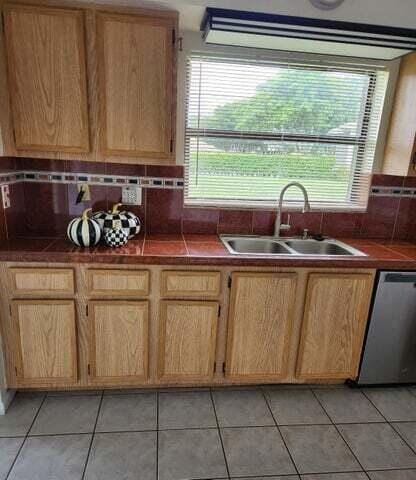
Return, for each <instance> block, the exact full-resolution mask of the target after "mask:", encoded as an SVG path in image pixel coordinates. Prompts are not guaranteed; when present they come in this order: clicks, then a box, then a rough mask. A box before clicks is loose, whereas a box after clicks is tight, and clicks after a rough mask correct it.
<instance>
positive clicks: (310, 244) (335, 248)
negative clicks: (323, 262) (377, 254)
mask: <svg viewBox="0 0 416 480" xmlns="http://www.w3.org/2000/svg"><path fill="white" fill-rule="evenodd" d="M285 244H286V245H287V246H289V247H290V248H292V249H293V250H295V252H297V253H299V254H301V255H326V256H331V257H332V256H339V255H350V256H351V255H352V256H362V255H364V254H363V253H362V252H360V251H359V250H356V249H355V248H353V247H350V246H349V245H346V244H345V243H342V242H338V241H337V240H321V241H317V240H314V239H308V240H301V239H296V240H295V239H294V240H287V241H285Z"/></svg>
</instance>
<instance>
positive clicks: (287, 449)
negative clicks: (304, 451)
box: [260, 388, 308, 478]
mask: <svg viewBox="0 0 416 480" xmlns="http://www.w3.org/2000/svg"><path fill="white" fill-rule="evenodd" d="M307 390H308V389H307ZM260 391H261V394H262V395H263V398H264V401H265V402H266V405H267V408H268V410H269V412H270V415H271V416H272V418H273V422H274V424H275V426H276V428H277V431H278V432H279V435H280V437H281V439H282V442H283V445H284V446H285V448H286V451H287V454H288V455H289V458H290V461H291V462H292V464H293V466H294V467H295V470H296V474H297V476H298V478H300V472H299V470H298V466H297V465H296V463H295V460H294V458H293V457H292V453H291V452H290V450H289V447H288V446H287V443H286V440H285V438H284V436H283V434H282V432H281V430H280V428H279V425H278V424H277V420H276V419H275V417H274V415H273V411H272V408H271V406H270V405H269V402H268V400H267V396H266V394H265V392H264V389H262V388H261V389H260Z"/></svg>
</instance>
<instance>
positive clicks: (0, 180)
mask: <svg viewBox="0 0 416 480" xmlns="http://www.w3.org/2000/svg"><path fill="white" fill-rule="evenodd" d="M19 182H31V183H45V182H47V183H64V184H77V183H88V184H89V185H98V186H106V187H120V186H123V185H136V186H138V187H142V188H162V189H180V190H181V189H183V187H184V180H183V178H170V177H167V178H165V177H131V176H127V175H125V176H123V175H101V174H93V173H66V172H53V171H52V172H48V171H36V170H25V171H19V172H6V173H0V185H5V184H9V185H10V184H12V183H19ZM370 195H371V196H374V197H407V198H411V197H415V198H416V188H409V187H386V186H376V185H375V186H373V187H371V190H370Z"/></svg>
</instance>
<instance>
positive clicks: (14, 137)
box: [12, 127, 16, 146]
mask: <svg viewBox="0 0 416 480" xmlns="http://www.w3.org/2000/svg"><path fill="white" fill-rule="evenodd" d="M12 135H13V141H14V146H16V130H15V128H14V127H13V128H12Z"/></svg>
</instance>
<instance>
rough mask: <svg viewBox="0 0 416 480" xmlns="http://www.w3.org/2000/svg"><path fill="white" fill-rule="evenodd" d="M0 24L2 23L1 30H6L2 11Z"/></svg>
mask: <svg viewBox="0 0 416 480" xmlns="http://www.w3.org/2000/svg"><path fill="white" fill-rule="evenodd" d="M1 25H2V28H3V32H4V31H5V30H6V25H5V22H4V13H3V12H2V13H1Z"/></svg>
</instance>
